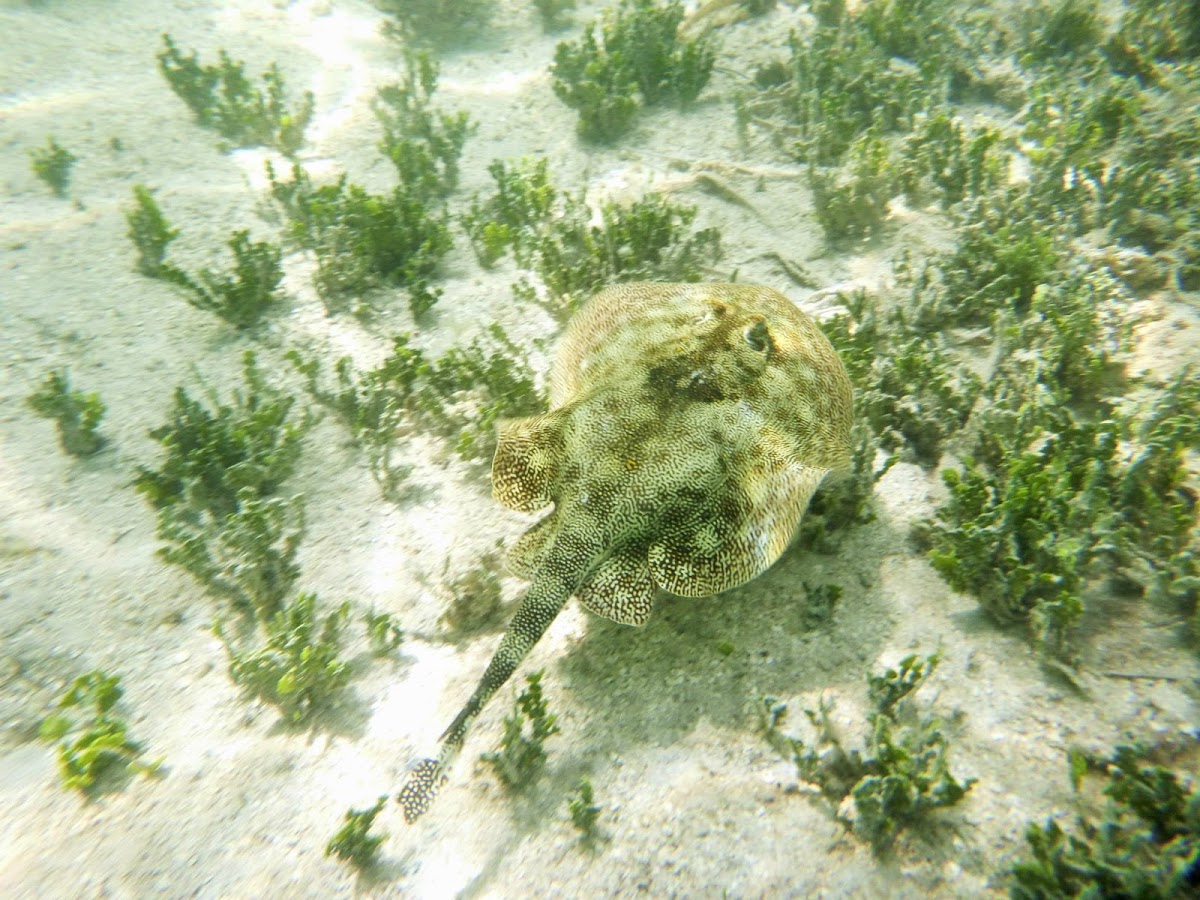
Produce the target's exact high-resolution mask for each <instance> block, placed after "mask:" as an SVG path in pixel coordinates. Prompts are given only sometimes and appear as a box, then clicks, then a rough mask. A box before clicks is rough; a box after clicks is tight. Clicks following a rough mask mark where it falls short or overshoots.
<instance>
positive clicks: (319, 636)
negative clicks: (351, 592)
mask: <svg viewBox="0 0 1200 900" xmlns="http://www.w3.org/2000/svg"><path fill="white" fill-rule="evenodd" d="M349 613H350V604H349V603H343V604H342V605H341V606H339V607H338V608H337V609H335V610H334V611H333V612H331V613H329V614H328V615H326V616H324V618H321V617H320V616H319V615H318V614H317V597H316V595H315V594H299V595H297V596H296V598H295V599H294V600H292V601H291V602H288V603H283V604H281V605H280V606H279V609H278V610H277V611H276V612H275V613H274V614H272V615H271V616H270V618H268V619H266V621H265V623H264V630H265V632H266V643H265V644H263V645H261V646H252V647H248V648H240V647H238V646H237V641H236V639H233V638H229V637H227V636H226V634H225V630H224V628H222V626H221V625H220V623H218V624H217V625H216V626H215V629H214V630H215V631H216V634H217V636H218V637H219V638H221V640H222V642H224V644H225V649H226V650H227V651H228V652H229V675H230V677H231V678H232V679H233V681H234V683H235V684H237V685H238V686H239V687H241V688H242V689H243V690H244V691H245V692H246V693H247V694H249V695H251V696H253V697H257V698H258V699H260V700H263V701H265V702H267V703H271V704H273V705H274V706H277V707H279V710H280V712H282V713H283V715H284V717H285V718H286V719H287V720H288V721H290V722H293V723H301V722H304V721H306V720H307V719H308V718H309V717H310V716H311V715H312V714H313V713H314V711H316V710H318V709H323V708H326V707H328V705H329V704H330V702H331V701H332V700H333V699H334V698H335V697H336V696H337V694H338V693H339V692H340V691H341V689H342V688H343V687H344V686H345V685H346V683H347V681H349V679H350V667H349V665H348V664H347V663H346V662H344V661H343V660H341V659H340V658H339V657H338V651H339V649H340V643H341V632H342V628H343V627H344V625H345V623H346V619H347V617H348V616H349Z"/></svg>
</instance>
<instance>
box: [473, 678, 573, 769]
mask: <svg viewBox="0 0 1200 900" xmlns="http://www.w3.org/2000/svg"><path fill="white" fill-rule="evenodd" d="M545 674H546V673H545V672H544V671H537V672H531V673H530V674H529V675H526V676H525V685H526V686H525V690H523V691H521V693H520V695H519V696H518V697H517V700H516V702H515V703H514V704H513V708H512V712H511V713H510V714H509V715H507V716H505V718H504V733H503V735H502V736H501V738H500V749H499V750H496V751H494V752H492V753H485V754H483V756H482V757H481V759H482V760H483V761H484V762H485V763H487V764H488V765H489V766H491V768H492V771H494V772H495V773H496V777H497V778H499V779H500V783H501V784H503V785H504V786H505V787H506V788H508V789H509V790H513V791H519V790H524V789H525V788H527V787H529V785H531V784H532V783H533V782H534V781H535V780H536V779H537V777H538V776H539V775H541V774H542V770H543V769H545V767H546V748H545V745H546V738H548V737H552V736H553V735H556V734H558V732H559V728H558V725H556V724H555V721H556V720H557V718H558V717H557V716H555V715H554V714H553V713H551V712H550V711H549V706H548V705H547V703H546V700H545V698H544V697H543V696H542V676H543V675H545Z"/></svg>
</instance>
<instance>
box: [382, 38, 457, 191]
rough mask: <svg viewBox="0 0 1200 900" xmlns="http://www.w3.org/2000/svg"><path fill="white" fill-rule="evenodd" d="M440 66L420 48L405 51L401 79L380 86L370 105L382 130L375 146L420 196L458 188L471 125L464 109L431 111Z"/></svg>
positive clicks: (401, 181)
mask: <svg viewBox="0 0 1200 900" xmlns="http://www.w3.org/2000/svg"><path fill="white" fill-rule="evenodd" d="M438 74H439V67H438V64H437V62H436V61H435V60H434V59H433V57H432V56H430V55H429V54H428V53H425V52H413V51H406V52H405V54H404V80H403V81H401V82H398V83H396V84H389V85H385V86H384V87H381V88H380V89H379V91H378V92H377V93H376V95H375V99H374V100H373V102H372V104H371V108H372V109H373V110H374V112H375V118H376V119H377V120H378V121H379V124H380V125H381V126H382V128H383V137H382V138H381V139H380V141H379V150H380V152H381V153H383V155H384V156H386V157H387V158H388V159H389V160H391V162H392V165H394V166H395V167H396V174H397V176H398V177H399V179H400V183H401V184H402V185H404V186H405V188H406V189H407V190H408V191H410V192H412V193H414V194H416V195H417V196H418V197H421V198H422V199H425V200H431V199H433V198H436V197H441V196H445V195H446V194H449V193H450V192H451V191H453V190H454V189H455V187H457V186H458V161H459V158H460V157H461V156H462V150H463V144H464V143H466V140H467V138H468V137H470V135H471V133H472V132H473V131H474V129H475V126H474V124H473V123H472V122H471V121H470V119H469V118H468V117H467V114H466V113H465V112H456V113H446V112H441V111H438V110H434V109H433V107H432V106H431V100H432V97H433V95H434V93H435V92H436V91H437V79H438Z"/></svg>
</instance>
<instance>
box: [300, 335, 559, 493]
mask: <svg viewBox="0 0 1200 900" xmlns="http://www.w3.org/2000/svg"><path fill="white" fill-rule="evenodd" d="M289 359H290V360H291V361H292V363H293V365H295V366H297V368H298V369H299V370H300V371H301V373H302V374H303V375H304V376H305V378H306V379H307V382H308V388H309V391H310V392H311V393H312V396H313V397H314V398H315V399H316V400H317V401H318V402H319V403H321V404H322V405H324V406H327V407H328V408H330V409H332V410H334V412H335V413H336V414H337V415H338V417H339V418H340V419H341V420H342V421H343V423H345V424H346V425H347V427H349V428H350V430H351V431H352V432H353V433H354V435H355V438H356V439H357V440H358V441H359V442H360V444H362V446H363V447H364V448H365V449H366V451H367V454H368V459H369V462H370V465H371V471H372V474H373V475H374V476H375V478H376V480H377V481H378V482H379V484H380V486H381V487H382V488H384V493H385V496H394V495H395V492H396V491H397V489H398V488H399V487H400V485H401V483H402V482H403V480H404V478H405V477H406V476H407V474H408V473H407V470H406V469H405V468H404V467H403V466H399V465H397V464H395V463H394V462H393V454H394V451H395V445H396V440H397V437H398V435H400V434H401V432H403V431H406V430H408V429H409V428H410V427H411V425H412V423H414V422H421V423H423V424H424V425H426V426H427V427H429V428H430V429H432V430H433V431H435V432H437V433H438V434H441V435H442V436H444V437H445V438H446V439H448V440H449V441H451V442H452V444H453V446H454V449H455V450H456V451H457V452H458V453H459V454H460V455H461V456H462V457H464V458H466V459H483V458H486V457H488V456H489V455H490V453H491V452H492V450H493V449H494V447H495V434H494V432H495V425H496V422H497V421H498V420H499V419H501V418H509V417H515V416H523V415H530V414H532V413H534V412H536V411H538V410H539V409H541V407H542V397H541V394H540V393H539V391H538V390H537V387H536V385H535V383H534V380H533V373H532V371H531V370H530V367H529V363H528V360H527V359H526V358H525V355H524V353H522V352H521V351H520V349H519V348H517V347H516V346H515V345H514V344H513V343H512V341H511V340H509V338H508V336H507V335H506V334H505V333H504V331H503V329H501V328H500V327H499V326H496V325H493V326H492V327H491V328H489V329H488V330H487V334H486V337H485V338H483V339H476V340H474V341H472V342H471V344H470V345H468V346H467V347H465V348H462V347H455V348H451V349H450V350H448V351H447V352H446V353H445V354H444V355H443V356H442V357H440V358H439V359H437V360H430V359H428V358H426V355H425V353H424V352H423V351H422V350H421V349H419V348H417V347H414V346H412V344H411V339H410V337H409V336H408V335H406V334H402V335H398V336H397V337H396V338H395V339H394V342H393V350H392V353H391V355H390V356H389V357H388V358H387V359H385V360H384V361H383V362H382V363H381V364H380V365H379V366H378V367H377V368H375V369H372V370H369V371H367V372H360V373H356V372H355V371H354V368H353V364H352V362H351V360H350V359H349V358H347V357H343V358H342V359H340V360H338V361H337V363H336V364H335V367H334V369H335V376H336V379H337V382H336V385H335V386H332V387H327V386H324V385H323V384H322V379H321V365H320V362H319V361H317V360H315V359H308V360H305V359H303V358H302V357H301V356H300V354H299V353H296V352H295V351H293V352H291V353H289Z"/></svg>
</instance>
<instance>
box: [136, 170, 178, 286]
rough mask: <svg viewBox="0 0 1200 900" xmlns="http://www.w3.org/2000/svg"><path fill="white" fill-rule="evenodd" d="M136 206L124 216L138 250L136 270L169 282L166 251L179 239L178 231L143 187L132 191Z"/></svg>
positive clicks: (140, 185)
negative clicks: (167, 279) (172, 242)
mask: <svg viewBox="0 0 1200 900" xmlns="http://www.w3.org/2000/svg"><path fill="white" fill-rule="evenodd" d="M133 198H134V200H135V202H136V205H135V206H134V207H133V208H132V209H129V210H126V212H125V221H126V222H127V223H128V225H129V231H128V232H127V234H128V235H129V239H130V240H131V241H133V244H134V246H135V247H137V250H138V262H137V269H138V271H139V272H141V273H142V274H143V275H145V276H146V277H147V278H164V279H166V278H167V277H168V275H169V273H170V272H171V271H172V269H171V267H169V266H167V265H166V264H165V262H164V260H165V259H166V256H167V247H168V245H170V243H171V241H173V240H175V238H177V237H179V229H178V228H172V227H171V226H170V225H169V224H167V220H166V217H165V216H164V215H163V213H162V210H161V209H160V208H159V206H158V203H156V202H155V200H154V195H153V194H152V193H151V192H150V189H149V188H147V187H146V186H145V185H143V184H137V185H134V187H133Z"/></svg>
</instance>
